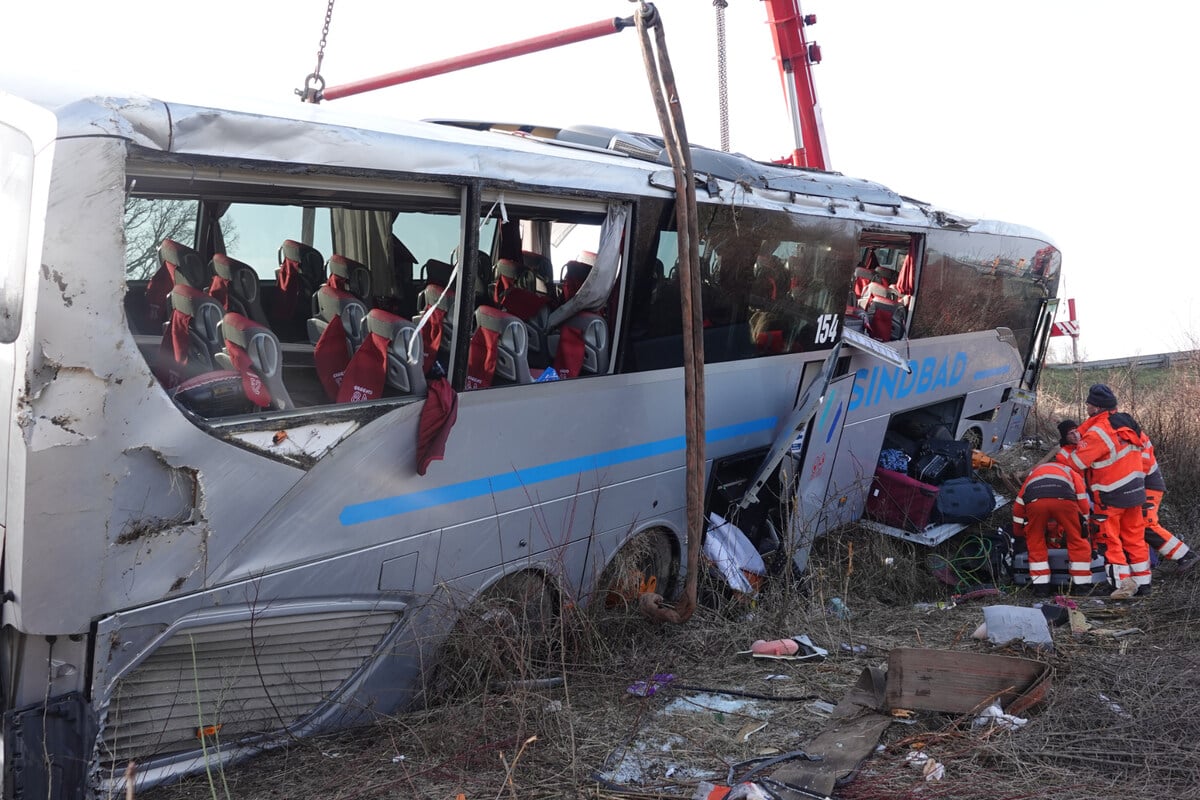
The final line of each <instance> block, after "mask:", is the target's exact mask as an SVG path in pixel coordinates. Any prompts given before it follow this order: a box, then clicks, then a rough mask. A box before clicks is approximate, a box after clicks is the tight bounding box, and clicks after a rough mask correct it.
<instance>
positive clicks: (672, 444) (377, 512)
mask: <svg viewBox="0 0 1200 800" xmlns="http://www.w3.org/2000/svg"><path fill="white" fill-rule="evenodd" d="M777 424H778V419H777V418H776V417H764V418H762V419H755V420H750V421H749V422H741V423H738V424H737V425H727V426H725V427H722V428H713V429H712V430H710V431H708V432H707V434H705V437H704V441H705V442H706V443H708V444H712V443H714V442H720V441H724V440H725V439H733V438H736V437H738V436H745V435H747V434H751V433H761V432H762V431H773V430H774V429H775V426H776V425H777ZM685 446H686V439H685V438H684V437H683V436H672V437H671V438H670V439H660V440H659V441H657V442H646V443H645V444H637V445H633V446H631V447H619V448H617V449H616V450H605V451H603V452H600V453H593V454H592V455H587V456H580V457H579V458H568V459H566V460H565V461H555V462H552V463H550V464H541V465H539V466H536V467H530V468H528V469H523V470H517V471H513V472H503V473H500V474H497V475H491V476H488V477H486V478H476V479H475V480H471V481H464V482H462V483H453V484H450V485H449V486H439V487H437V488H436V489H425V490H423V491H419V492H410V493H408V494H401V495H396V496H395V497H384V498H381V499H379V500H370V501H368V502H366V503H356V504H354V505H350V506H346V507H345V508H343V509H342V513H341V514H340V515H339V516H338V520H339V521H340V522H341V523H342V525H358V524H359V523H362V522H373V521H375V520H379V519H385V518H387V517H395V516H399V515H400V514H408V513H409V512H412V511H418V510H420V509H423V508H431V507H433V506H439V505H444V504H446V503H456V502H458V501H460V500H470V499H472V498H475V497H485V496H487V495H490V494H494V493H496V492H504V491H508V490H509V489H518V488H521V487H524V486H531V485H533V484H535V483H544V482H545V481H552V480H555V479H556V478H564V477H567V476H569V475H577V474H579V473H581V472H588V471H591V470H596V469H602V468H604V467H612V466H616V465H617V464H625V463H628V462H630V461H637V460H639V459H643V458H652V457H654V456H661V455H665V454H667V453H675V452H678V451H681V450H683V449H684V447H685Z"/></svg>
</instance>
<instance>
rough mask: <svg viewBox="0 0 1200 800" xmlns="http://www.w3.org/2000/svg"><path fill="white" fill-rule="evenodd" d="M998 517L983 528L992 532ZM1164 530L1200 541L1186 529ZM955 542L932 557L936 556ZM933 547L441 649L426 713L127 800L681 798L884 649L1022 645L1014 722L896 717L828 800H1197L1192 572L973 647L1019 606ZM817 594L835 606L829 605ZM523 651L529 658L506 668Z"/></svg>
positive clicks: (1028, 602) (791, 736) (1199, 667)
mask: <svg viewBox="0 0 1200 800" xmlns="http://www.w3.org/2000/svg"><path fill="white" fill-rule="evenodd" d="M1038 455H1040V453H1039V454H1038ZM1010 458H1012V459H1016V460H1017V461H1018V462H1019V461H1020V460H1021V459H1025V460H1028V454H1022V453H1020V452H1019V451H1017V452H1015V453H1014V454H1013V455H1012V456H1010ZM1026 468H1027V467H1026ZM1020 469H1021V464H1020V463H1013V464H1011V465H1010V467H1009V472H1010V474H1016V473H1017V472H1018V471H1019V470H1020ZM1022 474H1023V473H1022ZM993 477H995V478H996V480H995V483H996V485H997V486H1000V487H1003V486H1005V485H1006V484H1008V483H1011V481H1005V479H1003V478H1002V477H999V476H993ZM1009 496H1010V497H1011V494H1010V495H1009ZM1008 513H1010V512H1009V509H1008V508H1007V507H1006V508H1005V509H1002V510H1001V511H998V512H997V514H996V515H994V516H993V518H992V519H991V520H989V521H988V522H987V523H983V524H982V525H981V526H980V527H981V528H984V529H991V530H994V529H995V527H996V525H997V524H1001V523H1003V522H1004V521H1005V517H1006V515H1007V514H1008ZM969 533H970V531H968V534H969ZM1180 533H1181V534H1182V535H1183V538H1184V539H1185V540H1187V539H1188V538H1189V537H1188V534H1189V533H1192V534H1193V535H1192V536H1191V537H1190V538H1191V539H1192V540H1196V541H1198V542H1200V532H1189V531H1180ZM956 541H959V540H956ZM957 547H959V545H958V544H956V543H955V541H952V542H950V543H947V544H945V545H943V546H941V547H939V548H937V552H938V553H940V554H941V555H942V556H943V557H946V558H952V557H953V554H954V553H955V552H956V550H955V548H957ZM930 553H931V550H930V549H929V548H925V547H921V546H916V545H911V544H909V543H907V542H903V541H900V540H897V539H892V538H890V537H886V536H881V535H880V534H877V533H872V532H869V531H866V530H861V529H857V528H855V529H851V530H848V531H846V532H844V533H841V534H836V535H832V536H828V537H826V538H825V539H823V540H821V541H820V542H819V543H818V546H817V548H816V549H815V550H814V554H813V561H812V568H811V569H810V571H809V573H808V574H807V575H806V576H804V577H803V578H802V579H800V580H798V581H796V580H790V579H785V578H784V577H778V578H775V579H772V580H771V581H770V582H769V583H768V585H767V586H766V587H764V589H763V591H762V593H761V595H760V596H759V597H758V598H757V599H756V600H754V601H748V600H746V599H744V598H732V597H730V596H729V595H728V593H727V592H722V591H721V590H720V587H718V586H710V587H708V591H707V592H706V593H705V594H706V596H707V597H708V599H709V601H710V602H708V603H707V604H705V605H704V606H703V607H702V608H701V609H700V610H699V611H698V612H697V613H696V615H695V616H694V617H693V618H692V620H691V621H689V622H688V623H687V624H685V625H682V626H677V627H669V626H655V625H652V624H650V623H648V622H646V621H644V620H643V619H642V618H641V617H640V616H639V615H638V614H637V612H636V610H635V609H615V610H614V609H608V610H606V611H604V612H598V611H595V610H592V611H587V612H585V611H579V610H576V609H567V610H566V611H565V612H564V614H563V615H561V616H559V617H557V625H556V626H555V627H554V630H553V632H552V634H551V636H550V641H549V642H542V643H536V642H533V643H530V642H513V641H505V642H495V641H492V642H488V641H485V640H483V639H479V638H476V639H474V640H472V642H471V646H470V647H469V648H466V649H465V650H462V651H459V652H458V653H457V654H455V655H453V656H452V657H451V658H449V659H448V662H447V668H446V670H445V672H443V674H442V676H443V680H442V682H441V683H440V684H438V685H440V686H441V690H440V693H439V697H438V699H437V701H436V702H434V703H431V704H430V706H429V707H428V708H427V709H426V710H423V711H418V712H412V713H407V714H402V715H397V716H395V717H390V718H387V719H383V720H381V721H380V722H379V723H378V724H377V725H375V726H373V727H371V728H369V729H362V730H357V731H352V732H347V733H343V734H340V735H337V736H332V737H326V738H319V739H311V740H306V741H301V742H297V743H295V744H293V745H292V746H290V747H288V748H283V749H279V750H275V751H272V752H269V753H265V754H263V755H260V756H258V757H257V758H254V759H252V760H250V761H247V762H243V763H241V764H239V765H236V766H234V767H231V768H229V769H226V770H224V771H223V772H220V773H216V774H214V775H212V776H206V775H198V776H193V777H191V778H188V779H186V780H184V781H182V782H180V783H177V784H175V785H172V786H166V787H160V788H158V789H156V790H153V791H148V792H144V793H142V794H140V795H139V797H143V798H145V799H146V800H192V799H193V798H196V799H198V798H237V799H238V800H249V799H250V798H329V799H332V798H337V799H338V800H351V799H352V798H364V799H365V798H429V799H430V800H455V798H456V797H459V796H462V797H464V798H467V800H477V799H484V800H502V799H503V798H508V800H518V798H519V799H520V800H533V799H535V798H635V799H636V798H674V797H681V798H690V797H692V796H693V794H694V793H695V791H696V788H697V786H698V785H699V784H700V782H701V781H710V782H716V783H723V782H725V780H726V778H727V776H728V773H729V770H730V767H731V766H732V765H734V764H738V763H740V762H744V761H747V760H749V759H754V758H757V757H762V756H769V755H772V754H777V753H785V752H789V751H795V750H797V749H801V748H803V746H804V744H805V742H807V741H808V740H810V739H811V738H812V737H813V736H815V735H816V734H818V733H819V732H820V731H821V730H822V729H823V728H824V727H825V726H827V725H828V724H829V723H830V720H829V716H828V705H825V704H835V703H837V701H838V699H839V698H841V697H842V696H843V695H844V694H845V693H846V692H847V690H848V689H849V688H850V687H851V686H852V685H853V684H854V682H855V680H856V679H857V678H858V676H859V675H860V674H861V673H862V671H863V669H864V667H867V666H881V665H882V666H886V664H887V660H888V654H889V652H890V651H892V650H893V649H894V648H900V647H905V648H914V647H915V648H931V649H940V650H953V651H964V652H972V653H1002V654H1009V655H1024V656H1025V657H1028V658H1034V659H1038V660H1040V661H1043V662H1045V663H1046V664H1047V665H1048V666H1049V668H1050V671H1051V678H1050V685H1049V686H1050V688H1049V691H1048V694H1047V697H1046V700H1045V702H1044V703H1043V704H1042V705H1040V706H1038V707H1036V708H1034V709H1032V710H1031V711H1029V712H1027V715H1026V718H1027V719H1028V722H1027V724H1025V725H1024V726H1023V727H1020V728H1019V729H1017V730H1012V731H1010V730H1003V729H999V728H995V727H982V728H980V727H974V726H973V725H972V724H971V723H972V719H973V717H974V715H973V714H968V715H965V716H961V715H960V716H954V715H949V714H942V713H934V712H917V713H916V714H914V715H913V717H912V718H911V719H908V720H904V721H901V720H896V721H894V722H892V723H891V724H889V725H888V726H887V728H886V729H885V730H884V732H883V735H882V738H881V739H880V745H881V746H880V747H879V748H878V749H877V750H876V752H874V753H873V754H872V755H871V756H869V757H868V758H867V759H866V760H865V761H864V762H863V763H862V764H861V765H860V766H859V767H858V768H857V770H855V771H854V772H853V773H851V775H850V776H849V778H848V779H847V780H846V781H845V782H844V783H842V784H840V785H839V786H838V787H837V788H836V789H835V790H834V792H833V796H834V797H838V798H847V800H876V798H955V799H958V798H963V799H965V800H971V799H973V798H979V800H984V798H986V799H987V800H994V799H996V798H1009V799H1010V800H1017V799H1018V798H1056V800H1084V799H1085V798H1086V799H1087V800H1091V799H1092V798H1123V799H1134V798H1155V800H1163V799H1164V798H1188V797H1200V746H1198V744H1197V743H1198V742H1200V570H1196V571H1194V572H1193V573H1190V574H1187V575H1176V574H1174V572H1175V570H1174V566H1173V565H1171V564H1167V565H1164V566H1161V567H1159V568H1158V569H1157V570H1156V571H1155V578H1154V592H1153V594H1152V595H1151V596H1149V597H1145V598H1137V599H1136V600H1134V601H1131V602H1115V601H1111V600H1107V599H1104V600H1091V599H1079V600H1078V605H1079V609H1080V610H1081V611H1083V613H1084V615H1085V617H1086V618H1087V620H1088V621H1089V622H1090V623H1091V624H1092V625H1093V626H1094V630H1093V631H1090V632H1086V633H1075V634H1073V633H1072V632H1071V631H1070V629H1069V628H1068V627H1056V628H1053V641H1054V647H1053V651H1052V652H1046V651H1032V650H1027V649H1025V648H1023V647H1022V646H1021V645H1020V644H1019V643H1016V644H1009V645H1006V646H1003V647H1001V646H997V645H993V644H989V643H987V642H983V641H978V640H976V639H973V638H971V636H970V634H971V633H972V631H974V630H975V629H976V627H977V626H978V625H979V624H980V623H981V622H982V621H983V612H982V608H983V607H984V606H986V605H992V604H1004V605H1017V606H1027V607H1028V606H1032V605H1033V604H1034V603H1035V598H1033V597H1032V596H1031V593H1030V592H1029V591H1028V590H1027V589H1022V588H1020V587H1016V586H1013V585H1001V586H1000V587H999V593H996V594H992V595H989V596H984V597H980V598H977V599H973V600H959V601H958V602H955V600H954V599H953V596H954V593H955V589H954V588H952V587H950V586H948V585H946V584H944V583H941V582H939V581H938V580H936V579H935V578H934V577H933V576H932V575H931V574H930V570H929V568H928V556H929V555H930ZM834 597H838V598H841V599H842V600H843V602H844V605H845V608H846V609H847V613H845V614H842V613H838V612H837V611H836V610H834V609H831V602H830V601H831V600H832V599H833V598H834ZM798 634H807V635H808V636H809V637H810V638H811V640H812V642H813V643H814V644H816V645H818V646H820V647H822V648H825V649H826V650H828V657H827V658H825V659H824V660H823V661H816V662H812V661H808V662H796V661H772V660H760V659H753V658H751V657H750V656H749V655H745V654H742V653H741V651H744V650H747V649H748V648H749V647H750V645H751V643H752V642H753V641H754V640H755V639H760V638H761V639H776V638H781V637H788V636H793V635H798ZM1114 634H1119V635H1114ZM530 653H533V654H534V656H535V660H537V661H540V662H541V663H540V665H538V666H536V667H535V668H527V667H524V666H522V667H519V668H518V667H515V666H514V665H515V664H517V663H518V662H522V663H523V659H524V655H529V654H530ZM522 654H523V655H522ZM667 675H669V676H671V677H670V678H669V679H668V678H666V677H663V676H667ZM654 676H660V678H659V679H658V683H654ZM639 681H641V682H642V684H641V685H640V686H639V685H638V682H639ZM647 684H653V685H654V686H655V689H656V690H655V691H654V692H653V693H652V694H650V693H649V692H647V691H645V687H646V685H647ZM639 689H640V690H641V691H639ZM647 694H648V695H649V696H639V695H647ZM914 748H917V749H921V750H923V751H924V752H925V753H927V754H928V755H929V756H930V757H931V758H933V759H935V760H936V761H937V762H939V763H941V764H942V765H943V766H944V776H943V778H942V779H941V780H940V781H926V780H925V779H924V777H923V775H922V773H921V772H920V771H919V770H914V769H913V768H911V766H909V764H908V763H907V761H906V758H907V756H908V754H909V753H910V752H911V751H912V750H913V749H914Z"/></svg>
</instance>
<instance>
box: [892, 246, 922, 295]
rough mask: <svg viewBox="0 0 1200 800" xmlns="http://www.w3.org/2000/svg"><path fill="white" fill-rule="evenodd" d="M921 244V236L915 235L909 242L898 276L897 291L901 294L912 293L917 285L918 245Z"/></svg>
mask: <svg viewBox="0 0 1200 800" xmlns="http://www.w3.org/2000/svg"><path fill="white" fill-rule="evenodd" d="M920 244H921V239H920V237H917V236H913V237H912V239H911V241H910V242H909V244H908V253H907V254H905V256H904V263H903V264H902V265H901V266H900V274H899V275H897V276H896V291H897V292H899V293H900V294H912V293H913V290H914V289H915V288H916V285H917V275H916V272H917V260H916V254H917V247H919V246H920Z"/></svg>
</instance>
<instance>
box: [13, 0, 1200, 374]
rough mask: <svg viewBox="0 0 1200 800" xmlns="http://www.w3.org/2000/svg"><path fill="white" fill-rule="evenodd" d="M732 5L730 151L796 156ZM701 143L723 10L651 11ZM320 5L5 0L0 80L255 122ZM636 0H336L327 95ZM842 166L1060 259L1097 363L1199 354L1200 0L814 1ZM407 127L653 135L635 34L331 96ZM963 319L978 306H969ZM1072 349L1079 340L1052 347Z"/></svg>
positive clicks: (276, 95)
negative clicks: (249, 115)
mask: <svg viewBox="0 0 1200 800" xmlns="http://www.w3.org/2000/svg"><path fill="white" fill-rule="evenodd" d="M728 3H729V8H728V9H727V10H726V12H725V18H726V36H727V59H728V73H729V106H730V133H731V144H732V149H734V150H738V151H741V152H744V153H746V154H748V155H751V156H754V157H756V158H760V159H769V158H776V157H779V156H782V155H784V154H786V153H788V152H790V150H791V147H792V136H791V126H790V124H789V122H788V119H787V115H786V112H785V106H784V102H783V95H782V91H781V89H780V81H779V77H778V71H777V69H776V66H775V63H774V51H773V47H772V44H771V38H770V35H769V31H768V29H767V26H766V23H765V20H766V10H765V8H764V7H763V4H762V2H760V0H728ZM657 6H658V8H659V10H660V11H661V13H662V15H663V20H664V24H665V30H666V36H667V45H668V50H669V53H670V55H671V59H672V61H673V64H674V67H675V72H676V76H677V80H678V84H679V89H680V96H681V99H682V103H683V108H684V112H685V117H686V120H687V127H688V134H689V137H690V138H691V139H692V141H693V142H695V143H699V144H708V145H710V146H714V147H716V146H718V145H719V143H720V138H719V123H718V114H717V102H716V85H717V78H716V75H717V68H716V60H717V59H716V50H717V46H716V35H715V22H714V20H715V11H714V9H713V7H712V3H711V0H660V1H659V2H658V3H657ZM326 7H327V2H326V0H237V1H236V2H235V0H207V2H205V3H199V4H197V3H182V2H172V1H169V0H153V1H152V0H125V1H124V2H116V1H115V0H114V1H110V2H106V1H105V0H90V1H87V2H85V1H84V0H77V1H73V2H65V1H64V0H40V2H37V3H33V2H22V3H11V4H8V7H6V9H5V22H6V24H5V31H6V37H5V46H4V47H3V48H0V87H3V88H8V89H14V88H16V89H21V88H23V87H28V86H30V85H38V86H41V87H45V86H51V87H55V88H63V89H66V88H67V87H73V86H79V87H82V88H85V89H91V90H94V89H103V90H104V91H125V92H129V91H138V92H144V93H148V94H153V95H156V96H159V97H160V98H161V99H166V100H171V99H178V100H189V101H196V100H201V101H206V102H209V103H210V104H213V105H221V104H227V105H233V106H237V107H251V108H262V107H263V105H264V102H271V103H281V104H288V103H291V102H295V99H294V96H293V94H292V91H293V89H295V88H297V87H299V86H301V85H302V84H303V81H304V77H305V75H307V74H308V73H309V72H311V71H312V70H313V68H314V66H315V63H316V52H317V44H318V41H319V40H320V36H321V26H322V23H323V22H324V17H325V11H326ZM633 9H634V6H633V5H632V4H631V3H629V2H627V1H626V0H569V1H568V0H510V2H506V3H501V2H495V0H488V1H487V2H484V1H483V0H437V2H429V3H424V2H415V1H414V0H402V1H396V0H393V1H392V2H378V1H377V0H372V1H370V2H368V0H338V3H337V5H336V6H335V7H334V11H333V19H332V25H331V27H330V31H329V36H328V43H327V46H326V50H325V60H324V65H323V68H322V72H323V74H324V76H325V78H326V80H327V82H328V84H329V85H331V86H332V85H336V84H339V83H346V82H350V81H355V80H359V79H362V78H366V77H371V76H375V75H379V74H382V73H387V72H393V71H396V70H399V69H403V68H405V67H409V66H415V65H419V64H424V63H427V62H430V61H436V60H440V59H443V58H447V57H449V56H452V55H457V54H461V53H465V52H471V51H475V50H480V49H484V48H488V47H493V46H495V45H497V44H502V43H506V42H511V41H516V40H519V39H524V38H528V37H532V36H536V35H541V34H544V33H548V32H551V31H555V30H559V29H563V28H568V27H574V26H577V25H582V24H585V23H589V22H595V21H597V20H601V19H605V18H611V17H614V16H628V15H629V14H631V13H633ZM803 10H804V12H805V13H812V14H816V15H817V17H818V24H817V25H816V26H815V27H813V28H810V29H809V33H808V35H809V38H810V41H816V42H817V43H819V44H820V46H821V49H822V52H823V55H824V63H822V64H821V65H819V66H817V67H816V85H817V94H818V98H819V100H820V101H821V106H822V110H823V114H824V120H825V130H826V136H827V140H828V142H829V151H830V161H831V167H832V168H833V169H836V170H838V171H840V172H844V173H846V174H848V175H853V176H855V177H860V178H868V179H870V180H874V181H878V182H880V183H883V184H885V185H887V186H889V187H891V188H892V189H894V190H896V191H898V192H900V193H902V194H905V195H908V196H910V197H915V198H918V199H921V200H926V201H929V202H932V203H935V204H937V205H940V206H943V207H946V208H949V209H952V210H955V211H959V212H961V213H963V214H966V215H971V216H980V217H991V218H995V219H1001V220H1005V221H1008V222H1014V223H1019V224H1022V225H1026V226H1029V227H1032V228H1035V229H1038V230H1040V231H1042V232H1044V233H1045V234H1047V235H1048V236H1049V237H1050V238H1051V239H1052V240H1053V241H1054V242H1055V243H1056V244H1057V245H1058V246H1059V248H1060V249H1061V250H1062V251H1063V265H1064V266H1063V274H1064V278H1065V285H1064V286H1063V288H1062V290H1061V292H1060V294H1061V296H1063V297H1075V298H1077V304H1078V311H1079V313H1078V316H1079V320H1080V324H1081V326H1082V331H1083V335H1082V338H1081V340H1080V350H1081V354H1082V355H1083V356H1084V357H1085V358H1091V359H1097V358H1112V357H1118V356H1125V355H1134V354H1139V353H1140V354H1151V353H1159V352H1166V351H1171V350H1180V349H1190V348H1192V347H1196V346H1198V342H1200V299H1198V293H1197V292H1195V291H1190V290H1188V288H1187V287H1188V286H1189V285H1191V284H1192V282H1193V274H1194V272H1195V268H1194V267H1193V265H1192V264H1191V263H1190V257H1189V256H1188V255H1187V253H1186V250H1187V248H1188V247H1189V245H1188V244H1187V243H1186V242H1184V241H1182V236H1181V234H1182V233H1184V232H1186V231H1188V230H1191V229H1193V227H1194V226H1195V222H1194V220H1193V219H1192V218H1190V217H1189V216H1187V215H1188V214H1190V213H1193V212H1194V211H1195V210H1196V206H1195V205H1194V204H1193V203H1191V202H1190V201H1189V200H1188V199H1187V198H1188V197H1190V192H1191V190H1192V188H1194V187H1196V186H1197V185H1198V184H1200V180H1198V179H1200V157H1198V156H1197V155H1196V145H1195V144H1194V139H1195V138H1196V137H1195V126H1194V124H1193V123H1192V116H1193V115H1194V114H1195V109H1194V108H1193V104H1192V103H1191V102H1190V101H1189V100H1187V99H1186V98H1188V97H1190V92H1191V88H1190V87H1191V84H1192V82H1193V80H1194V76H1195V75H1196V73H1197V68H1196V66H1195V63H1194V58H1195V56H1194V50H1195V47H1196V45H1195V31H1196V30H1197V29H1200V6H1198V5H1197V4H1194V3H1178V2H1166V0H1144V2H1142V3H1139V4H1130V3H1117V2H1109V1H1108V0H1090V1H1089V2H1086V3H1085V2H1076V0H1005V1H1004V2H994V1H993V0H970V2H963V0H922V1H920V2H917V1H916V0H913V1H911V2H910V1H907V0H808V2H804V3H803ZM328 107H329V108H331V109H333V108H334V107H337V108H339V109H342V110H350V109H364V110H369V111H371V112H373V113H381V114H389V115H396V116H399V117H405V118H417V119H420V118H431V117H433V118H436V117H443V118H446V117H449V118H475V119H499V120H508V121H520V122H543V123H546V124H550V125H560V124H573V123H592V124H598V125H604V126H609V127H617V128H628V129H634V130H642V131H651V132H654V131H657V129H658V123H657V120H656V117H655V115H654V110H653V107H652V105H651V102H650V96H649V92H648V90H647V88H646V78H645V74H644V72H643V67H642V61H641V55H640V52H639V49H638V43H637V37H636V34H635V33H634V32H633V31H626V32H624V33H620V34H616V35H613V36H608V37H604V38H602V39H598V40H594V41H591V42H587V43H583V44H579V45H574V46H571V47H568V48H563V49H558V50H552V51H549V52H545V53H540V54H534V55H529V56H524V57H522V58H519V59H515V60H512V61H508V62H505V63H502V64H496V65H491V66H485V67H479V68H475V69H472V70H468V71H465V72H462V73H458V74H455V75H447V76H442V77H437V78H432V79H429V80H426V81H424V82H422V83H418V84H409V85H407V86H400V87H394V88H390V89H385V90H381V91H377V92H374V93H371V94H368V95H363V96H359V97H352V98H346V99H343V100H338V101H330V102H328ZM964 311H966V309H964ZM1059 341H1061V342H1065V340H1059Z"/></svg>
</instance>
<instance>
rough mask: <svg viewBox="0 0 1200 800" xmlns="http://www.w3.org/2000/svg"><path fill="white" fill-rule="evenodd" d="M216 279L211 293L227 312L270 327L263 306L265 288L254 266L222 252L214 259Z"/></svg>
mask: <svg viewBox="0 0 1200 800" xmlns="http://www.w3.org/2000/svg"><path fill="white" fill-rule="evenodd" d="M210 266H211V267H212V272H213V277H212V283H211V284H210V285H209V287H208V293H209V294H211V295H212V296H213V297H215V298H217V300H218V301H220V303H221V305H222V306H223V307H224V308H225V310H226V311H236V312H237V313H238V314H241V315H242V316H245V317H249V318H250V319H252V320H254V321H255V322H257V323H258V324H259V325H268V324H270V323H268V322H267V314H266V312H265V311H263V306H262V289H261V286H260V285H259V280H258V273H257V272H255V271H254V267H252V266H250V265H249V264H247V263H246V262H244V261H238V260H237V259H236V258H230V257H229V256H227V255H224V254H222V253H217V254H216V255H215V256H213V257H212V262H211V263H210Z"/></svg>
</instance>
